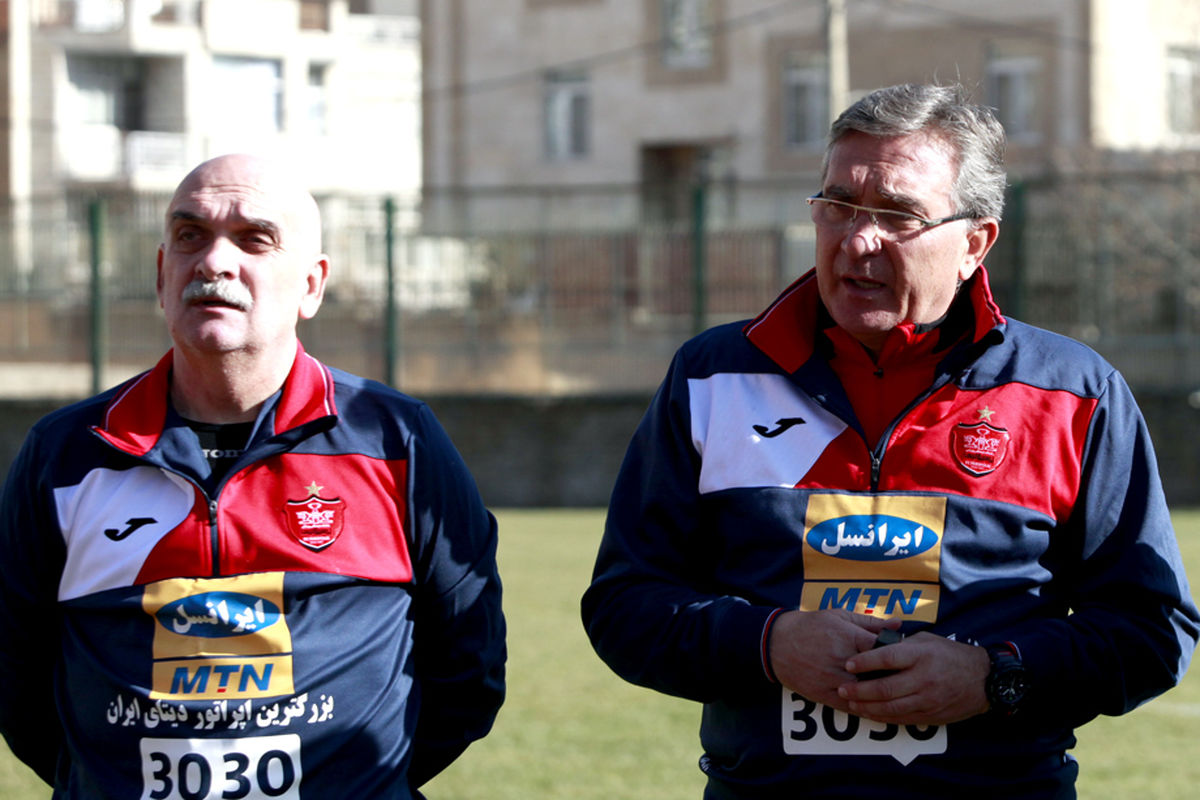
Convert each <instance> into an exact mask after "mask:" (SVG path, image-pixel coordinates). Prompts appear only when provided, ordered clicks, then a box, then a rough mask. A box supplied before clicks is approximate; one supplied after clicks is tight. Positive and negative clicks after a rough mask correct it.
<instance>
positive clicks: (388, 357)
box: [383, 197, 400, 388]
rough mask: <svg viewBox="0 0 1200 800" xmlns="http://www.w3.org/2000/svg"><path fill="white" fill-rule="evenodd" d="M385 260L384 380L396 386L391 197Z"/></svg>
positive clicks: (386, 202) (387, 203) (385, 216)
mask: <svg viewBox="0 0 1200 800" xmlns="http://www.w3.org/2000/svg"><path fill="white" fill-rule="evenodd" d="M383 225H384V232H383V237H384V251H385V258H384V262H385V264H386V265H387V308H386V310H385V311H384V324H385V326H386V329H385V332H384V343H383V349H384V366H383V373H384V381H385V382H386V383H387V385H388V386H391V387H392V388H396V363H397V360H398V359H399V354H400V341H399V338H400V326H399V319H398V317H399V309H398V308H397V305H396V253H395V249H396V248H395V244H396V201H395V200H394V199H393V198H391V197H386V198H384V201H383Z"/></svg>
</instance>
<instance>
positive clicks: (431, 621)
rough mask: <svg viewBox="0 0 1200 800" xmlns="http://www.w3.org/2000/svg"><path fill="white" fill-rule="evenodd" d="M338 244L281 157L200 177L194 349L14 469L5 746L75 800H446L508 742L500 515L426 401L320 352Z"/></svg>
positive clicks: (185, 272)
mask: <svg viewBox="0 0 1200 800" xmlns="http://www.w3.org/2000/svg"><path fill="white" fill-rule="evenodd" d="M320 232H321V221H320V215H319V211H318V207H317V204H316V202H315V201H314V200H313V198H312V197H311V195H310V194H309V193H308V192H307V191H306V190H305V189H304V188H303V187H302V186H300V185H299V184H298V183H297V181H296V180H295V178H294V173H292V172H290V171H288V170H287V169H285V168H284V167H283V166H282V165H280V164H277V163H275V162H272V161H270V160H266V159H262V158H258V157H254V156H248V155H229V156H222V157H219V158H215V159H212V160H211V161H207V162H205V163H203V164H201V165H200V166H198V167H197V168H196V169H194V170H193V171H192V172H191V173H190V174H189V175H188V176H187V177H186V178H184V180H183V182H182V183H181V184H180V185H179V187H178V189H177V190H176V192H175V194H174V197H173V198H172V199H171V201H170V204H169V207H168V209H167V214H166V227H165V235H164V239H163V243H162V245H160V247H159V250H158V279H157V292H158V298H159V303H160V304H161V306H162V309H163V313H164V317H165V319H166V323H167V327H168V330H169V332H170V336H171V340H172V342H173V347H172V349H171V350H170V352H168V353H167V354H166V355H165V356H164V357H163V358H162V359H161V360H160V361H159V363H158V365H157V366H156V367H154V368H153V369H152V370H150V371H148V372H146V373H144V374H142V375H140V376H138V377H136V378H133V379H132V380H130V381H129V382H127V383H125V384H123V385H121V386H118V387H116V388H114V389H112V390H110V391H108V392H105V393H104V394H102V395H99V396H98V397H95V398H91V399H89V400H85V401H83V402H81V403H78V404H75V405H73V406H70V407H68V408H65V409H62V410H60V411H58V412H55V413H54V414H51V415H50V416H48V417H46V418H45V419H43V420H42V421H40V422H39V423H38V424H37V425H35V426H34V428H33V429H32V431H31V432H30V434H29V436H28V439H27V440H26V442H25V445H24V447H23V448H22V450H21V453H20V454H19V455H18V457H17V460H16V462H15V463H14V465H13V467H12V469H11V470H10V473H9V479H8V482H7V484H6V486H5V489H4V494H3V499H2V501H0V503H2V504H0V543H2V545H3V547H4V548H5V557H4V558H3V559H0V730H2V731H3V733H4V736H5V738H6V739H7V740H8V742H9V746H10V747H11V748H12V750H13V752H14V753H15V754H16V755H17V756H18V757H19V758H21V759H22V760H23V761H25V762H26V763H27V764H29V765H30V766H31V767H32V768H33V769H34V770H35V771H36V772H37V773H38V774H39V775H40V776H41V777H42V778H43V779H44V780H45V781H46V782H47V783H50V784H52V785H53V786H54V787H55V796H56V797H64V798H85V797H86V798H97V797H112V798H129V797H153V798H159V799H160V800H165V799H167V798H171V799H175V798H200V797H203V798H216V797H247V798H249V797H282V798H293V799H294V800H302V799H303V798H328V797H371V798H411V797H420V796H421V795H420V792H419V789H418V787H420V786H421V785H422V784H423V783H425V782H426V781H427V780H429V778H431V777H432V776H433V775H435V774H437V773H438V772H439V771H441V770H442V769H443V768H444V767H445V766H446V765H448V764H449V763H450V762H451V761H453V760H454V759H455V758H456V757H457V756H458V755H459V754H460V753H461V752H462V751H463V750H464V749H465V748H466V747H467V745H468V744H469V743H470V742H471V741H473V740H475V739H478V738H480V737H482V736H483V735H485V734H486V733H487V732H488V730H489V729H490V727H491V725H492V721H493V719H494V718H495V715H496V713H497V711H498V709H499V707H500V704H501V702H502V700H503V695H504V661H505V644H504V631H505V626H504V618H503V615H502V613H501V607H500V582H499V577H498V574H497V570H496V561H495V550H496V524H495V520H494V518H493V517H492V515H491V514H490V513H489V512H488V511H487V509H486V508H485V507H484V505H483V502H482V500H481V498H480V496H479V493H478V491H477V489H476V487H475V484H474V481H473V480H472V479H471V476H470V474H469V473H468V472H467V469H466V467H465V465H464V464H463V463H462V460H461V459H460V458H459V456H458V454H457V453H456V451H455V450H454V448H453V446H452V445H451V444H450V442H449V440H448V439H447V437H446V435H445V433H444V432H443V430H442V428H441V427H440V426H439V424H438V423H437V421H436V420H435V419H434V417H433V415H432V414H431V413H430V411H429V409H428V408H427V407H426V406H425V405H424V404H422V403H420V402H419V401H416V400H414V399H412V398H409V397H406V396H404V395H402V394H400V393H398V392H395V391H393V390H392V389H390V388H388V387H386V386H383V385H381V384H378V383H375V382H373V381H368V380H365V379H362V378H359V377H356V376H353V375H350V374H348V373H345V372H342V371H340V370H337V369H334V368H330V367H327V366H325V365H324V364H322V363H320V362H318V361H317V360H316V359H314V358H313V357H312V356H310V355H308V354H307V353H306V352H305V351H304V348H303V346H302V345H301V344H300V342H299V340H298V338H297V335H296V325H297V321H298V320H299V319H301V318H304V319H307V318H310V317H312V316H313V315H314V314H316V313H317V309H318V308H319V306H320V304H321V300H322V297H323V294H324V291H325V284H326V280H327V278H328V275H329V269H330V263H329V259H328V257H327V256H326V255H325V254H323V253H322V252H321V235H320Z"/></svg>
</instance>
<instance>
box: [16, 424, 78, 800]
mask: <svg viewBox="0 0 1200 800" xmlns="http://www.w3.org/2000/svg"><path fill="white" fill-rule="evenodd" d="M38 443H39V438H38V436H37V434H36V433H31V434H30V435H29V436H28V438H26V440H25V443H24V445H23V446H22V448H21V450H20V452H19V453H18V455H17V458H16V460H15V461H14V462H13V463H12V465H11V466H10V468H9V472H8V478H7V480H6V481H5V484H4V491H3V495H2V496H0V552H3V554H4V555H3V557H2V558H0V731H2V732H3V734H4V738H5V740H6V741H7V742H8V746H9V748H10V749H11V750H12V752H13V754H14V755H16V757H17V758H19V759H20V760H21V761H23V762H24V763H25V764H27V765H28V766H29V767H30V768H31V769H33V771H34V772H36V773H37V774H38V776H39V777H40V778H41V779H42V780H44V781H46V782H47V783H49V784H53V783H54V775H55V770H56V765H57V763H58V760H59V756H60V753H61V751H62V741H63V735H62V728H61V725H60V724H59V717H58V714H56V713H55V710H54V709H55V701H54V675H55V671H56V668H57V663H58V658H59V654H60V653H61V645H60V641H59V614H58V604H57V593H58V579H59V576H60V575H61V572H62V560H63V557H64V553H63V545H62V538H61V536H59V535H58V534H57V530H58V528H57V524H56V523H55V521H54V520H55V515H54V513H53V507H52V506H53V501H52V499H51V498H50V497H48V496H47V493H46V492H45V491H43V486H42V483H43V480H42V478H41V477H40V476H41V475H42V474H43V472H44V469H45V464H46V458H45V456H44V454H43V453H42V448H40V447H39V444H38Z"/></svg>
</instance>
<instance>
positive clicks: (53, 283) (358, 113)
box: [0, 0, 1200, 506]
mask: <svg viewBox="0 0 1200 800" xmlns="http://www.w3.org/2000/svg"><path fill="white" fill-rule="evenodd" d="M0 9H3V16H2V17H0V49H2V51H3V58H4V60H3V66H2V67H0V111H2V114H3V119H4V125H3V126H2V127H0V470H4V469H6V468H7V464H8V462H9V461H10V460H11V457H12V455H13V454H14V452H15V448H16V447H17V446H18V445H19V442H20V441H21V439H22V438H23V437H24V434H25V431H26V430H27V428H28V425H29V424H31V423H32V421H33V420H34V419H36V418H37V417H38V416H40V415H41V414H43V413H45V412H46V411H48V410H49V409H51V408H53V407H56V406H58V405H62V404H63V403H65V402H67V401H69V400H72V399H77V398H80V397H84V396H86V395H88V394H90V393H92V392H94V391H99V390H101V389H103V388H106V387H108V386H111V385H113V384H115V383H117V382H120V381H121V380H124V379H126V378H128V377H129V376H131V375H133V374H135V373H136V372H138V371H140V370H142V369H145V368H147V367H148V366H150V365H151V364H153V362H154V361H155V360H156V359H157V358H158V357H159V356H160V355H161V354H162V352H164V351H165V349H166V348H167V347H168V346H169V342H168V340H167V338H166V333H165V331H164V329H163V325H162V323H161V317H160V314H159V310H158V307H157V302H156V300H155V297H154V256H155V251H156V248H157V245H158V242H159V240H160V237H161V228H162V214H163V211H164V209H165V206H166V202H167V199H168V197H169V193H170V191H171V190H172V189H173V188H174V186H175V184H176V183H177V182H178V181H179V179H180V178H181V177H182V176H183V175H184V174H185V173H186V172H187V171H188V170H189V169H190V168H191V167H192V166H193V165H195V164H196V163H198V162H199V161H201V160H204V159H206V158H209V157H211V156H214V155H218V154H220V153H225V152H231V151H252V152H271V153H277V154H280V155H284V156H286V157H289V158H292V159H294V160H295V161H296V163H297V168H298V169H301V170H303V171H304V172H305V176H304V177H305V179H306V180H307V182H308V184H309V185H310V186H311V187H312V189H313V192H314V194H315V195H316V196H317V198H318V201H319V202H320V204H321V207H322V212H323V216H324V220H323V224H324V231H323V234H324V240H325V249H326V251H327V252H328V253H329V254H330V256H331V258H332V262H333V276H332V278H331V282H330V287H329V292H328V296H327V300H326V303H325V305H324V307H323V308H322V310H321V313H320V315H319V316H318V317H317V318H316V319H315V320H312V321H310V322H307V323H304V324H303V326H302V329H301V335H302V338H303V340H304V342H305V345H306V347H307V348H308V349H309V351H310V352H313V353H314V354H316V355H317V356H318V357H320V358H322V359H323V360H326V361H327V362H329V363H330V364H333V365H335V366H339V367H343V368H345V369H349V370H351V371H353V372H357V373H360V374H363V375H367V376H369V377H373V378H377V379H379V380H382V381H385V382H388V383H390V384H393V385H395V386H397V387H399V388H401V389H402V390H404V391H407V392H409V393H412V394H415V395H417V396H420V397H423V398H425V399H427V400H428V401H429V402H430V404H431V405H432V406H433V408H434V410H435V411H436V412H437V413H438V415H439V417H441V418H442V420H443V423H444V424H445V425H446V427H447V429H448V430H449V431H450V433H451V436H452V437H453V438H454V439H455V441H456V443H457V444H458V445H459V447H460V449H461V450H462V451H463V454H464V457H465V458H466V459H467V462H468V464H469V465H470V466H471V468H472V470H473V471H474V472H475V473H476V475H477V477H478V478H479V481H480V484H481V486H482V487H483V489H484V495H485V498H486V499H487V500H488V501H489V503H492V504H498V505H507V506H562V505H602V504H604V503H605V502H606V501H607V495H608V491H609V488H610V486H611V480H612V476H613V475H614V474H615V471H616V467H617V464H618V463H619V460H620V457H621V453H622V452H623V450H624V446H625V443H626V442H627V441H628V437H629V435H630V433H631V432H632V430H633V427H634V426H635V425H636V422H637V419H638V417H639V416H640V414H641V412H642V410H643V409H644V408H645V405H646V403H647V401H648V399H649V396H650V393H651V392H653V390H654V388H655V386H656V385H657V383H658V381H659V380H660V379H661V377H662V375H663V373H664V371H665V369H666V366H667V363H668V361H669V359H670V356H671V354H672V352H673V351H674V349H675V348H676V347H678V345H679V344H680V343H681V342H682V341H684V340H685V339H686V338H687V337H689V336H691V335H692V334H693V333H695V332H697V331H699V330H701V329H703V328H705V327H708V326H711V325H714V324H717V323H721V322H726V321H730V320H736V319H741V318H746V317H750V316H753V315H755V314H756V313H757V312H758V311H760V310H761V309H762V308H763V307H764V306H765V305H767V304H768V303H769V302H770V301H771V300H772V299H773V298H774V297H775V296H776V295H777V294H778V292H779V291H780V290H781V289H782V288H783V287H785V286H786V285H787V284H788V283H790V282H791V281H792V280H794V279H795V278H796V277H798V276H799V275H801V274H803V273H804V272H805V271H807V270H808V269H809V268H810V267H811V265H812V240H813V231H812V225H811V222H810V221H809V217H808V213H807V208H806V207H805V205H804V199H805V198H806V197H807V196H808V195H810V194H812V193H814V192H815V191H817V190H818V189H819V185H820V184H819V171H820V165H821V156H822V152H823V148H824V144H825V131H826V130H827V129H828V125H829V121H830V115H831V112H837V111H840V110H841V109H842V108H844V107H845V105H847V104H848V103H849V102H851V101H853V100H854V99H856V98H858V97H860V96H862V95H863V94H865V93H866V92H867V91H870V90H871V89H874V88H877V87H879V86H884V85H889V84H894V83H900V82H905V81H940V82H954V81H957V82H961V83H963V84H965V85H966V86H968V87H969V88H970V89H971V90H972V92H973V93H974V95H975V97H976V99H977V100H979V101H981V102H983V103H986V104H988V105H991V106H993V107H994V108H996V109H997V110H998V112H999V115H1000V118H1001V120H1002V121H1003V123H1004V125H1005V127H1006V129H1007V131H1008V135H1009V139H1010V143H1009V153H1008V164H1009V169H1010V184H1011V186H1010V191H1009V198H1008V205H1007V209H1006V213H1005V219H1004V222H1003V225H1002V231H1001V241H1000V243H999V245H998V246H997V248H996V249H995V250H994V251H993V255H992V256H990V257H989V261H988V268H989V271H990V274H991V280H992V283H993V288H994V290H995V292H996V294H997V297H998V300H999V302H1000V305H1001V308H1002V309H1003V310H1004V311H1005V312H1006V313H1007V314H1008V315H1010V316H1014V317H1017V318H1020V319H1023V320H1025V321H1027V322H1031V323H1033V324H1036V325H1041V326H1043V327H1048V328H1051V329H1053V330H1057V331H1060V332H1062V333H1065V334H1067V335H1069V336H1072V337H1075V338H1078V339H1081V340H1083V341H1085V342H1087V343H1088V344H1090V345H1091V346H1093V347H1094V348H1096V349H1097V350H1099V351H1100V352H1101V353H1102V354H1103V355H1105V356H1106V357H1107V358H1109V359H1110V360H1111V361H1112V362H1113V363H1114V364H1115V365H1116V366H1117V367H1118V368H1119V369H1121V370H1122V372H1124V374H1125V375H1126V377H1127V378H1128V379H1129V381H1130V383H1131V385H1132V386H1133V387H1134V390H1135V392H1136V393H1137V395H1138V398H1139V401H1140V402H1141V404H1142V406H1143V409H1144V411H1145V412H1146V415H1147V417H1148V419H1149V421H1150V425H1151V429H1152V432H1153V433H1154V435H1155V439H1156V442H1157V445H1158V448H1159V458H1160V464H1161V465H1162V470H1163V477H1164V482H1165V484H1166V487H1167V491H1168V496H1169V498H1170V499H1171V500H1172V502H1174V503H1190V504H1196V503H1200V459H1197V457H1196V451H1195V444H1194V443H1195V442H1196V441H1200V228H1198V226H1197V225H1196V222H1195V220H1196V217H1197V211H1198V210H1200V3H1197V2H1195V0H1143V2H1136V3H1134V2H1129V1H1128V0H1005V2H995V0H420V1H418V0H237V2H234V0H125V1H124V2H121V1H120V0H7V2H2V3H0Z"/></svg>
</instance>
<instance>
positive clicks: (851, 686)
mask: <svg viewBox="0 0 1200 800" xmlns="http://www.w3.org/2000/svg"><path fill="white" fill-rule="evenodd" d="M990 670H991V661H990V659H989V658H988V654H987V651H986V650H984V649H983V648H982V647H976V646H974V645H969V644H963V643H962V642H956V641H953V640H951V639H947V638H945V637H942V636H937V635H935V634H932V633H927V632H922V633H918V634H915V635H913V636H910V637H908V638H906V639H904V641H902V642H899V643H897V644H893V645H888V646H887V647H880V648H876V649H874V650H867V651H865V652H862V653H859V654H858V655H856V656H853V657H852V658H850V659H849V660H848V661H847V662H846V671H847V672H850V673H854V674H860V673H870V672H876V671H886V672H892V673H893V674H890V675H887V676H885V677H881V678H874V679H871V680H863V681H858V682H853V683H844V684H842V685H841V686H840V687H839V688H838V694H839V695H841V697H842V698H844V699H845V700H846V701H847V702H848V704H849V709H850V713H852V714H855V715H857V716H860V717H864V718H866V719H870V720H875V721H877V722H884V723H895V724H897V725H945V724H947V723H951V722H958V721H960V720H964V719H967V718H968V717H973V716H975V715H976V714H982V713H984V712H985V711H987V709H988V702H987V695H986V694H985V692H984V682H985V681H986V680H987V675H988V672H989V671H990Z"/></svg>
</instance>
